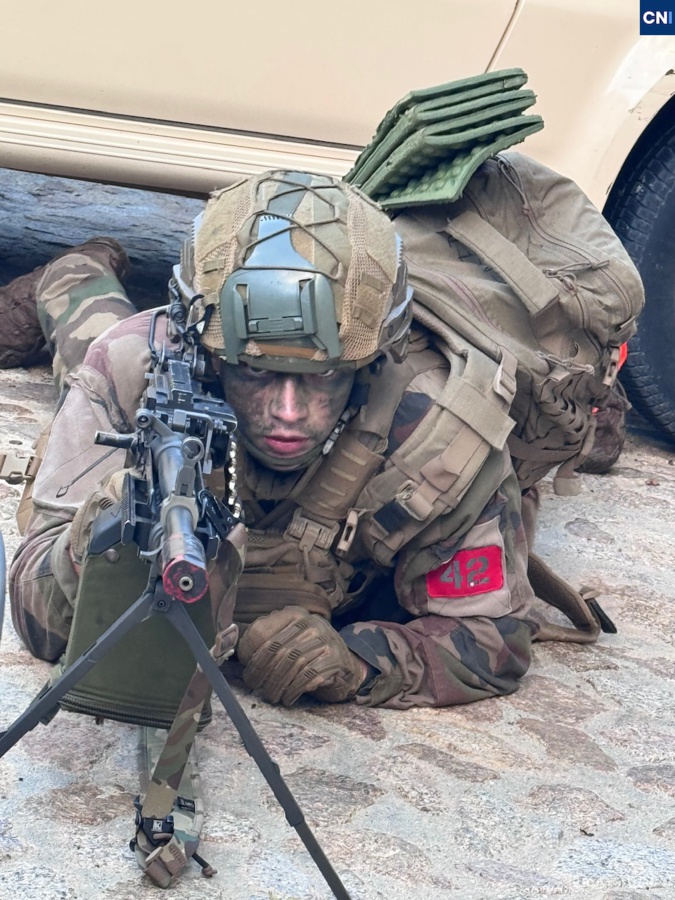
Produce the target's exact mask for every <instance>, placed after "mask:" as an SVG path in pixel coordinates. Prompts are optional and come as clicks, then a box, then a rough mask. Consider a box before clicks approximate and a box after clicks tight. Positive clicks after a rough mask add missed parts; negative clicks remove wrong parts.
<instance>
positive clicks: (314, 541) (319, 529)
mask: <svg viewBox="0 0 675 900" xmlns="http://www.w3.org/2000/svg"><path fill="white" fill-rule="evenodd" d="M339 530H340V523H339V522H334V523H333V524H332V525H321V524H320V523H319V522H315V521H314V520H313V519H308V518H307V517H306V516H303V514H302V509H300V508H298V509H296V511H295V512H294V513H293V518H292V519H291V521H290V522H289V524H288V527H287V528H286V534H287V535H288V536H289V537H292V538H295V539H296V540H297V541H299V547H300V549H301V550H302V551H303V552H307V553H308V552H309V551H310V550H313V549H314V547H319V549H321V550H328V549H329V548H330V547H331V545H332V543H333V541H334V540H335V535H336V534H337V533H338V531H339Z"/></svg>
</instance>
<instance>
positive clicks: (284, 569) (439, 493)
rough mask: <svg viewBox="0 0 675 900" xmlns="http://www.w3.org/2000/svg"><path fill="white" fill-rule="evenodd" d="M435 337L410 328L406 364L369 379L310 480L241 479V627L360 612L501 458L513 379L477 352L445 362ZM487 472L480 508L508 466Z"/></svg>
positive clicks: (255, 475) (305, 476) (260, 472)
mask: <svg viewBox="0 0 675 900" xmlns="http://www.w3.org/2000/svg"><path fill="white" fill-rule="evenodd" d="M430 337H431V336H430V334H429V333H428V332H427V331H426V329H420V328H415V329H414V330H413V334H412V338H411V343H410V352H409V353H408V355H407V357H406V359H405V360H404V361H402V362H400V363H393V362H392V361H391V360H390V359H387V361H386V362H385V363H384V364H383V365H381V366H380V367H379V368H378V369H376V371H375V372H372V373H371V374H370V376H369V393H368V401H367V403H366V404H365V405H364V406H362V407H361V409H360V410H359V412H358V413H357V414H356V415H355V416H354V417H353V418H352V419H351V421H350V422H349V424H348V425H347V427H346V428H345V429H344V431H343V432H342V433H341V434H340V435H339V437H338V438H337V440H336V442H335V445H334V446H333V447H332V449H331V450H330V452H329V453H328V454H326V455H324V456H322V457H321V458H320V459H319V460H318V461H316V462H315V463H314V464H313V465H312V466H310V468H309V469H308V470H306V471H305V472H304V473H302V474H301V475H297V474H296V475H292V476H289V475H284V474H277V473H274V472H272V471H270V470H269V469H263V468H261V467H256V466H255V464H253V465H252V466H251V468H250V470H249V471H247V472H245V473H244V474H243V477H242V478H241V479H240V490H241V494H242V499H243V501H244V507H245V509H246V510H247V512H248V517H247V525H248V531H249V543H248V549H247V557H246V566H245V569H244V573H243V575H242V576H241V579H240V581H239V586H238V592H237V609H236V612H235V618H236V619H237V620H238V621H239V622H241V623H247V622H251V621H253V620H254V619H255V618H257V617H258V616H260V615H264V614H265V613H268V612H271V611H272V610H273V609H278V608H280V607H282V606H285V605H289V604H295V605H301V606H305V607H306V608H308V609H309V610H310V611H312V612H315V613H317V614H319V615H322V616H325V617H326V618H330V617H331V615H332V613H334V612H343V611H345V610H346V609H348V608H350V607H352V606H355V605H358V603H359V602H360V601H361V599H362V597H363V596H364V595H365V592H366V591H367V588H368V586H369V585H370V584H371V582H372V581H373V579H374V578H375V577H376V576H377V575H381V574H383V573H386V572H387V571H389V572H391V569H392V566H393V564H394V557H395V555H396V552H397V551H398V550H399V549H400V548H401V547H403V546H404V545H405V544H407V543H408V542H409V541H411V540H413V539H415V538H417V537H418V536H420V534H421V533H422V532H424V531H425V529H427V528H428V527H429V526H431V525H432V523H434V522H435V521H436V520H437V519H438V517H439V516H441V515H443V514H446V513H448V512H450V511H452V510H454V509H455V508H456V507H457V506H458V504H459V503H460V501H461V500H462V498H463V497H464V495H465V493H466V491H467V490H468V488H469V487H470V486H471V484H472V483H473V482H474V480H475V479H476V476H477V475H478V473H479V472H480V471H481V469H483V468H485V467H484V464H485V461H486V459H487V457H488V455H489V454H490V452H491V451H492V450H495V451H499V452H500V453H501V450H502V448H503V446H504V443H505V441H506V436H507V435H508V433H509V431H510V427H511V420H510V418H509V417H508V407H509V405H510V402H511V399H512V396H513V390H514V389H515V380H514V379H513V377H512V374H511V373H510V372H509V371H508V370H507V369H506V368H505V367H504V366H497V365H496V364H495V363H494V362H493V361H492V360H489V359H488V358H487V357H485V356H484V355H483V354H481V353H480V351H477V350H475V348H469V347H458V346H455V347H450V346H448V345H446V346H445V347H444V352H443V353H440V352H438V350H436V349H434V348H433V347H432V346H431V341H430ZM514 367H515V364H514ZM423 373H430V375H431V378H432V381H435V383H436V384H437V385H438V386H439V387H438V389H437V390H434V391H433V396H430V397H429V398H428V399H429V405H428V409H427V411H426V413H425V415H424V417H423V419H422V421H421V422H420V423H419V424H418V425H417V426H416V427H414V428H413V430H412V433H410V434H409V435H408V436H407V437H405V439H404V440H403V441H402V442H401V443H400V444H398V445H397V446H395V448H394V449H392V441H391V431H392V424H393V423H394V419H395V415H396V412H397V409H398V408H399V406H400V404H401V400H402V398H403V395H404V393H405V391H406V390H407V388H408V386H409V385H410V383H411V382H412V381H413V380H414V379H415V378H416V377H417V376H419V375H421V374H423ZM500 458H501V456H500ZM487 470H489V471H490V472H491V477H490V478H488V479H487V480H486V483H485V489H484V490H483V491H481V492H480V493H481V497H483V498H484V502H485V503H486V502H487V500H488V499H489V497H490V496H491V495H492V494H493V493H494V491H495V490H496V489H497V487H498V486H499V475H498V473H499V472H501V465H500V466H496V467H495V466H492V467H487ZM481 502H483V500H477V501H476V504H477V508H476V510H475V516H477V515H478V514H479V513H480V512H481V509H482V506H481V505H480V504H481ZM270 506H271V509H270ZM466 519H467V521H468V519H470V516H467V517H466ZM423 543H424V541H423V540H422V544H423Z"/></svg>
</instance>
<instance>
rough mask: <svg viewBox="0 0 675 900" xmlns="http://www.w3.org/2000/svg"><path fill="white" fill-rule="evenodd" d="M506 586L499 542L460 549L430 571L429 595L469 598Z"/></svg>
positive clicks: (428, 579)
mask: <svg viewBox="0 0 675 900" xmlns="http://www.w3.org/2000/svg"><path fill="white" fill-rule="evenodd" d="M503 586H504V569H503V566H502V548H501V547H497V546H496V545H493V546H491V547H478V548H477V549H475V550H458V551H457V553H455V555H454V556H453V557H452V559H450V560H448V562H444V563H442V565H440V566H439V567H438V568H437V569H434V570H433V571H432V572H429V573H428V574H427V591H428V592H429V596H430V597H470V596H471V595H472V594H487V593H488V592H489V591H498V590H499V589H500V588H501V587H503Z"/></svg>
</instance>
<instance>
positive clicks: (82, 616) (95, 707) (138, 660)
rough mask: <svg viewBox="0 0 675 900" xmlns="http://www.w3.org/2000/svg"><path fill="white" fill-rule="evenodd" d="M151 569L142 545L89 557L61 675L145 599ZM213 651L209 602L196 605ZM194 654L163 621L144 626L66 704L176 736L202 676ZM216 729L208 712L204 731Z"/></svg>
mask: <svg viewBox="0 0 675 900" xmlns="http://www.w3.org/2000/svg"><path fill="white" fill-rule="evenodd" d="M149 571H150V570H149V567H148V565H147V564H146V563H145V562H144V561H143V560H142V559H140V558H139V556H138V548H137V547H136V545H135V544H133V543H131V544H127V545H122V544H117V545H115V546H114V547H112V548H110V549H109V550H107V551H105V552H104V553H101V554H100V555H88V556H87V557H86V559H85V561H84V564H83V566H82V572H81V576H80V585H79V589H78V593H77V598H76V601H75V614H74V616H73V623H72V628H71V632H70V638H69V641H68V646H67V648H66V652H65V653H64V655H63V657H62V658H61V661H60V663H59V666H58V674H60V673H61V671H63V669H64V668H66V667H68V666H70V665H71V664H72V663H73V662H75V661H76V660H77V659H78V658H79V657H80V656H81V655H82V654H83V653H84V652H85V651H86V650H87V649H89V647H91V645H92V644H93V643H94V641H96V640H97V639H98V638H99V637H100V636H101V635H102V634H103V633H104V632H105V631H106V629H107V628H108V627H109V626H110V625H112V624H113V623H114V622H116V621H117V619H118V618H119V617H120V616H121V615H122V614H123V613H124V612H126V610H127V609H129V607H130V606H131V605H132V604H133V603H134V602H135V601H136V600H137V599H138V598H139V597H140V596H141V594H142V593H143V592H144V591H145V589H146V586H147V581H148V574H149ZM188 612H189V614H190V617H191V618H192V620H193V622H194V623H195V625H196V626H197V628H198V629H199V632H200V634H201V636H202V638H203V639H204V641H205V643H206V645H207V646H208V647H212V646H213V643H214V639H215V630H214V626H213V621H212V613H211V603H210V600H209V597H208V594H207V595H206V596H205V597H203V598H202V599H201V600H199V601H198V602H197V603H191V604H188ZM195 666H196V664H195V660H194V657H193V655H192V651H191V650H190V648H189V647H188V645H187V644H186V643H185V641H184V640H183V639H182V637H181V636H180V635H179V634H178V632H177V631H176V630H175V628H174V627H173V626H172V625H171V624H170V623H169V622H167V621H164V619H163V618H162V616H161V615H154V616H152V617H151V618H150V619H148V620H146V621H145V622H141V624H140V625H136V626H135V627H134V628H133V629H132V630H131V632H129V634H127V635H126V636H125V637H124V638H123V639H122V640H121V641H120V643H119V644H117V645H116V646H115V647H114V648H113V649H112V650H110V651H109V652H108V653H107V654H106V655H105V657H104V658H103V659H101V660H100V661H99V662H98V663H97V664H96V665H95V666H94V668H93V669H92V670H91V671H90V672H89V673H88V674H87V675H86V676H85V677H84V678H83V679H82V680H81V681H80V682H79V684H77V685H76V686H75V687H74V688H73V689H72V690H71V691H69V693H67V694H66V696H65V697H64V698H63V700H62V701H61V707H62V708H63V709H66V710H68V711H70V712H79V713H87V714H88V715H92V716H100V717H102V718H106V719H115V720H117V721H120V722H129V723H131V724H135V725H147V726H149V727H154V728H166V729H169V728H170V727H171V724H172V722H173V720H174V718H175V715H176V712H177V710H178V707H179V706H180V702H181V700H182V699H183V694H184V693H185V689H186V688H187V686H188V683H189V681H190V679H191V677H192V675H193V674H194V671H195ZM210 721H211V706H210V703H209V702H208V701H207V703H206V704H205V706H204V710H203V712H202V717H201V721H200V728H204V727H205V726H206V725H207V724H208V723H209V722H210Z"/></svg>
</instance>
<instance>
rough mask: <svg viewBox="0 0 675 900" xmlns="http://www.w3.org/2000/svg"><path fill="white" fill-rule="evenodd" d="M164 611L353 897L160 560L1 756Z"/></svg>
mask: <svg viewBox="0 0 675 900" xmlns="http://www.w3.org/2000/svg"><path fill="white" fill-rule="evenodd" d="M156 615H160V616H164V617H165V618H166V619H167V620H168V621H169V622H170V623H171V625H172V626H173V627H174V628H175V629H176V631H178V633H179V634H180V635H182V637H183V638H184V639H185V641H186V642H187V644H188V646H189V647H190V649H191V650H192V654H193V656H194V658H195V661H196V662H197V663H198V664H199V666H200V667H201V669H202V671H203V673H204V674H205V675H206V677H207V679H208V681H209V683H210V684H211V687H212V688H213V690H214V693H215V694H216V695H217V696H218V698H219V699H220V702H221V703H222V704H223V706H224V707H225V711H226V712H227V714H228V716H229V717H230V719H231V720H232V724H233V725H234V726H235V728H236V729H237V731H238V732H239V735H240V737H241V739H242V741H243V744H244V747H245V748H246V750H247V752H248V753H249V755H250V756H252V757H253V759H254V761H255V763H256V765H257V766H258V768H259V769H260V771H261V772H262V774H263V776H264V778H265V780H266V781H267V783H268V785H269V786H270V788H271V789H272V791H273V793H274V796H275V797H276V798H277V800H278V802H279V804H280V805H281V807H282V809H283V811H284V813H285V816H286V821H287V822H288V824H289V825H291V826H292V827H293V828H295V830H296V831H297V833H298V836H299V837H300V839H301V841H302V842H303V844H304V845H305V847H306V848H307V850H308V851H309V853H310V855H311V857H312V859H313V860H314V862H315V863H316V865H317V867H318V868H319V870H320V872H321V874H322V875H323V877H324V879H325V880H326V883H327V884H328V886H329V887H330V889H331V891H332V892H333V895H334V896H335V897H336V898H337V900H350V896H349V894H348V892H347V889H346V888H345V886H344V885H343V884H342V881H341V880H340V878H339V876H338V874H337V873H336V872H335V870H334V869H333V867H332V865H331V864H330V862H329V860H328V858H327V857H326V855H325V853H324V852H323V850H322V849H321V846H320V844H319V842H318V841H317V839H316V838H315V837H314V834H313V832H312V831H311V829H310V827H309V825H307V823H306V822H305V817H304V816H303V814H302V810H301V809H300V807H299V806H298V804H297V802H296V800H295V798H294V796H293V794H292V793H291V791H290V789H289V787H288V785H287V784H286V782H285V781H284V779H283V778H282V776H281V773H280V771H279V766H278V765H277V764H276V763H275V762H274V761H273V760H272V758H271V757H270V755H269V753H268V752H267V750H266V749H265V747H264V745H263V743H262V742H261V740H260V738H259V737H258V734H257V732H256V731H255V729H254V727H253V725H252V724H251V722H250V720H249V719H248V717H247V715H246V713H245V712H244V710H243V709H242V707H241V705H240V704H239V701H238V700H237V698H236V697H235V695H234V694H233V692H232V688H231V687H230V685H229V684H228V682H227V680H226V678H225V676H224V675H223V673H222V672H221V671H220V669H219V668H218V665H217V663H216V661H215V660H214V658H213V657H212V656H211V654H210V652H209V649H208V647H207V645H206V644H205V643H204V640H203V638H202V636H201V634H200V633H199V631H198V629H197V626H196V625H195V624H194V622H193V621H192V619H191V618H190V616H189V615H188V612H187V610H186V609H185V608H184V605H183V603H181V602H180V601H179V600H175V599H174V598H173V597H170V596H169V595H168V594H166V593H165V592H164V590H163V588H162V583H161V578H159V577H158V575H157V571H156V566H155V565H154V564H153V565H152V566H151V574H150V578H149V579H148V585H147V587H146V589H145V591H144V592H143V594H142V595H141V596H140V597H139V598H138V600H136V602H135V603H134V604H133V605H132V606H130V607H129V609H128V610H126V612H124V613H123V614H122V615H121V616H120V617H119V619H118V620H117V621H116V622H114V623H113V624H112V625H111V626H110V628H108V629H107V631H105V632H104V633H103V634H102V635H101V637H100V638H99V639H98V640H97V641H96V642H95V643H94V644H92V646H91V647H90V648H89V649H88V650H86V651H85V652H84V653H83V654H82V656H80V658H79V659H77V660H76V661H75V662H74V663H73V664H72V665H71V666H70V667H69V668H68V669H66V671H65V672H64V673H63V674H62V675H61V676H60V678H59V679H58V680H57V681H56V682H55V683H54V684H53V686H52V687H50V688H49V689H48V690H45V691H43V692H41V693H40V694H39V695H38V696H37V697H36V698H35V700H34V701H33V702H32V703H31V705H30V706H29V707H28V709H27V710H26V711H25V712H24V713H22V714H21V715H20V716H19V718H18V719H16V721H15V722H13V723H12V725H10V727H9V728H8V729H7V730H6V731H3V732H0V757H3V756H4V755H5V753H7V751H8V750H10V749H11V748H12V747H13V746H14V744H16V743H17V742H18V741H19V740H20V739H21V738H22V737H23V736H24V735H25V734H26V733H27V732H28V731H31V729H33V728H35V726H36V725H37V724H38V723H39V722H40V721H42V720H43V719H47V720H50V719H51V718H53V716H54V715H55V714H56V712H57V711H58V705H59V702H60V701H61V700H62V699H63V697H64V696H65V695H66V694H67V693H68V691H69V690H70V689H71V688H73V687H75V685H76V684H78V682H79V681H81V680H82V679H83V678H84V677H85V675H87V673H88V672H89V671H90V670H91V669H93V667H94V666H95V665H96V663H97V662H99V661H100V660H101V659H103V657H104V656H105V655H106V654H107V653H108V652H109V651H110V650H112V648H113V647H114V646H115V645H116V644H118V643H119V642H120V641H121V640H122V638H123V637H124V636H125V635H126V634H128V633H129V632H130V631H131V630H132V628H134V627H135V626H136V625H140V623H141V622H144V621H145V620H146V619H149V618H150V617H151V616H156Z"/></svg>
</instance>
